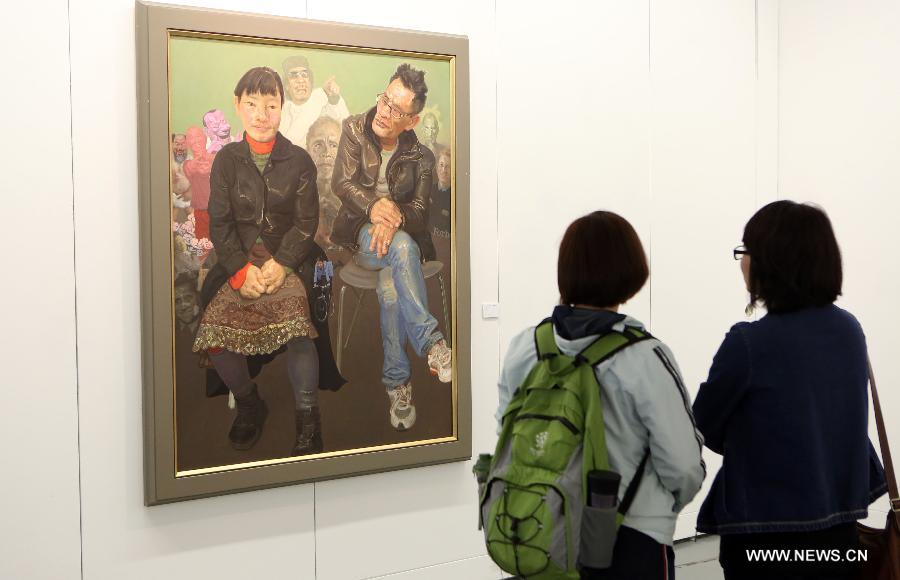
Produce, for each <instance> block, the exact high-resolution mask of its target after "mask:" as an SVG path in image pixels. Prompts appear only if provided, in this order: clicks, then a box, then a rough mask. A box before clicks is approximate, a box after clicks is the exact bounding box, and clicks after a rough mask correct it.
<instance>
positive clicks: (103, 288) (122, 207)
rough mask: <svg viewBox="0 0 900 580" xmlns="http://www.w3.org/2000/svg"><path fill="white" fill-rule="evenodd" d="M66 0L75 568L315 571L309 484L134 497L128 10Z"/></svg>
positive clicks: (149, 574)
mask: <svg viewBox="0 0 900 580" xmlns="http://www.w3.org/2000/svg"><path fill="white" fill-rule="evenodd" d="M222 4H223V5H224V6H226V7H230V8H237V6H236V5H234V3H222ZM289 4H290V3H284V6H285V7H286V8H288V9H289V10H293V8H292V5H289ZM209 5H210V6H219V4H214V3H210V4H209ZM71 8H72V14H71V30H72V48H71V51H72V100H73V107H74V115H73V126H74V148H75V181H74V183H75V217H76V221H75V228H76V240H75V242H76V257H77V272H76V273H77V278H78V312H79V328H78V330H79V336H78V340H79V343H78V344H79V371H80V384H81V391H80V393H81V397H80V410H81V413H80V427H81V471H82V481H83V485H82V491H83V545H84V577H85V578H88V579H90V580H100V579H119V578H128V579H148V580H151V579H153V580H156V579H158V578H165V577H171V578H191V577H204V578H212V577H215V578H220V579H223V580H224V579H230V578H234V579H240V578H248V577H254V576H256V575H257V574H256V573H257V572H258V571H259V570H260V569H262V568H263V567H264V568H265V569H266V570H267V571H269V572H270V573H272V574H274V575H278V576H291V577H295V578H296V577H302V578H312V577H313V575H314V567H315V553H314V550H315V543H314V535H313V528H314V520H313V488H312V486H311V485H307V486H295V487H289V488H283V489H277V490H268V491H263V492H253V493H245V494H239V495H235V496H229V497H219V498H214V499H208V500H197V501H193V502H189V503H184V504H174V505H168V506H159V507H154V508H145V507H144V505H143V476H142V467H143V461H142V459H141V457H142V453H143V447H142V428H141V401H142V398H141V365H140V362H141V343H140V317H139V313H140V301H139V283H140V280H139V273H138V255H139V254H138V214H137V208H138V195H137V148H136V146H137V136H136V129H135V127H136V104H135V103H136V95H135V49H134V46H135V39H134V10H135V8H134V2H132V1H131V0H103V1H100V2H85V1H82V2H73V4H72V7H71ZM98 14H103V24H104V25H103V27H102V33H100V32H99V30H98V26H97V24H98V22H97V15H98Z"/></svg>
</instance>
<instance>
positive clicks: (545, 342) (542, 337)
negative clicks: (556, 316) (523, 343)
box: [534, 318, 560, 360]
mask: <svg viewBox="0 0 900 580" xmlns="http://www.w3.org/2000/svg"><path fill="white" fill-rule="evenodd" d="M534 346H535V348H536V349H537V355H538V360H546V359H548V358H553V357H555V356H559V354H560V353H559V347H558V346H556V338H555V337H554V336H553V320H552V319H550V318H545V319H544V320H543V321H541V323H540V324H538V325H537V327H536V328H535V329H534Z"/></svg>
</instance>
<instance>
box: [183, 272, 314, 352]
mask: <svg viewBox="0 0 900 580" xmlns="http://www.w3.org/2000/svg"><path fill="white" fill-rule="evenodd" d="M298 336H308V337H310V338H316V337H317V336H318V333H317V332H316V329H315V327H314V326H313V325H312V322H311V320H310V317H309V301H308V300H307V299H306V289H305V288H304V287H303V282H301V281H300V279H299V278H298V277H297V276H296V275H295V274H294V273H291V274H288V275H287V277H286V278H285V280H284V286H282V287H281V288H280V289H279V290H278V291H277V292H275V293H274V294H263V295H262V296H260V297H259V298H255V299H249V298H244V297H242V296H241V295H240V292H238V291H237V290H234V289H233V288H232V287H231V286H230V285H229V284H228V283H227V282H226V283H225V284H222V287H221V288H219V291H218V292H216V295H215V296H214V297H213V299H212V301H211V302H210V303H209V306H207V307H206V310H205V311H204V312H203V317H202V318H201V319H200V326H199V328H198V329H197V338H196V339H195V340H194V352H199V351H203V350H208V349H211V348H223V349H225V350H228V351H231V352H236V353H238V354H244V355H253V354H268V353H270V352H274V351H276V350H278V349H279V348H280V347H281V346H282V345H283V344H285V343H287V342H288V341H289V340H291V339H292V338H295V337H298Z"/></svg>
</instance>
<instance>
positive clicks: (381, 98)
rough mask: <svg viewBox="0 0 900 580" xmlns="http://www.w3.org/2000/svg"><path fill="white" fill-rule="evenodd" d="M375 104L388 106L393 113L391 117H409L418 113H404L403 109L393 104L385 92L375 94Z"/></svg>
mask: <svg viewBox="0 0 900 580" xmlns="http://www.w3.org/2000/svg"><path fill="white" fill-rule="evenodd" d="M375 105H376V106H378V107H387V108H388V111H389V112H390V114H391V117H393V118H394V119H407V118H409V117H414V116H415V115H416V114H415V113H404V112H403V111H401V110H400V107H398V106H397V105H395V104H393V103H392V102H391V100H390V99H389V98H388V97H387V95H386V94H384V93H379V94H378V95H376V96H375Z"/></svg>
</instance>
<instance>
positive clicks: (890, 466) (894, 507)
mask: <svg viewBox="0 0 900 580" xmlns="http://www.w3.org/2000/svg"><path fill="white" fill-rule="evenodd" d="M866 364H868V366H869V387H870V388H871V389H872V406H873V407H875V426H876V427H877V428H878V443H879V444H880V446H881V462H882V463H883V464H884V478H885V480H887V486H888V499H889V500H890V505H891V512H892V513H893V516H894V519H895V520H896V522H895V523H896V525H897V527H900V493H898V491H897V478H896V476H895V475H894V462H893V460H891V447H890V445H889V444H888V438H887V430H885V428H884V416H883V415H882V413H881V402H880V401H879V400H878V389H877V388H876V387H875V373H874V372H873V371H872V361H871V360H869V359H868V357H866Z"/></svg>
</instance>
